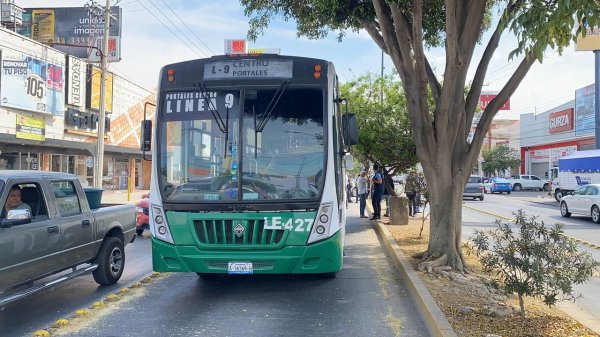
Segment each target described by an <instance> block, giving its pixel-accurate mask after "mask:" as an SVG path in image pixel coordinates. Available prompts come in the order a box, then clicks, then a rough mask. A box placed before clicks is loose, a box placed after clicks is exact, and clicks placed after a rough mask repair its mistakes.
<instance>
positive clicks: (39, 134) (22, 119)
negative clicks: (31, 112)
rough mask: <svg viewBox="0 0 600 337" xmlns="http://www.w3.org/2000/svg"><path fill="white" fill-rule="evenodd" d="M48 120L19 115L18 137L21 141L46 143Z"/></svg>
mask: <svg viewBox="0 0 600 337" xmlns="http://www.w3.org/2000/svg"><path fill="white" fill-rule="evenodd" d="M45 126H46V120H45V119H44V118H36V117H26V116H21V115H17V130H16V131H17V132H16V137H17V138H21V139H29V140H39V141H44V140H45V139H46V137H45V136H44V135H45V133H46V130H45Z"/></svg>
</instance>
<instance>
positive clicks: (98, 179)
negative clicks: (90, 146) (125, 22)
mask: <svg viewBox="0 0 600 337" xmlns="http://www.w3.org/2000/svg"><path fill="white" fill-rule="evenodd" d="M109 29H110V0H106V6H105V7H104V38H103V40H102V53H101V54H100V71H101V76H100V102H99V104H100V112H99V114H100V116H99V117H98V146H97V148H96V171H95V174H94V187H96V188H102V177H103V168H104V119H105V118H106V106H105V105H106V104H105V102H106V63H107V57H108V37H109V34H108V33H109Z"/></svg>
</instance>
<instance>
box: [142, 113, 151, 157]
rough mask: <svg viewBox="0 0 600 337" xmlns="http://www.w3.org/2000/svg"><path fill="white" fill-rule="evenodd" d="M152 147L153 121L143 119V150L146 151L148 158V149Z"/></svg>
mask: <svg viewBox="0 0 600 337" xmlns="http://www.w3.org/2000/svg"><path fill="white" fill-rule="evenodd" d="M151 149H152V121H151V120H147V119H146V120H143V121H142V144H141V150H142V152H144V159H145V160H148V159H146V151H150V150H151Z"/></svg>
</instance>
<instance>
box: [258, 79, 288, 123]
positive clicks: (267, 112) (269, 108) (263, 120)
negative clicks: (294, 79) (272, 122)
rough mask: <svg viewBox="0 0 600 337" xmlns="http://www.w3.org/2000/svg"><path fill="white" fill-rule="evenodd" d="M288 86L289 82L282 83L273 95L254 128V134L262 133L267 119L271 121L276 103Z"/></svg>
mask: <svg viewBox="0 0 600 337" xmlns="http://www.w3.org/2000/svg"><path fill="white" fill-rule="evenodd" d="M289 85H290V81H284V82H283V83H281V85H280V86H279V88H278V89H277V91H276V92H275V95H273V98H271V102H269V105H268V106H267V109H265V112H264V113H263V117H262V118H261V120H260V122H259V123H258V127H256V128H254V131H255V133H258V132H262V131H263V129H264V128H265V126H267V123H268V122H269V119H271V116H272V115H273V110H275V107H276V106H277V103H279V100H280V99H281V97H282V96H283V93H284V92H285V90H286V89H287V87H288V86H289ZM254 120H256V115H255V118H254Z"/></svg>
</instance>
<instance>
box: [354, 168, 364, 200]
mask: <svg viewBox="0 0 600 337" xmlns="http://www.w3.org/2000/svg"><path fill="white" fill-rule="evenodd" d="M361 172H362V171H361ZM358 178H360V173H359V174H358V175H357V176H356V180H354V186H356V203H357V204H358Z"/></svg>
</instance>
